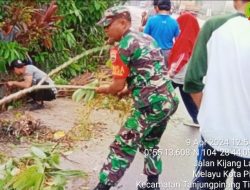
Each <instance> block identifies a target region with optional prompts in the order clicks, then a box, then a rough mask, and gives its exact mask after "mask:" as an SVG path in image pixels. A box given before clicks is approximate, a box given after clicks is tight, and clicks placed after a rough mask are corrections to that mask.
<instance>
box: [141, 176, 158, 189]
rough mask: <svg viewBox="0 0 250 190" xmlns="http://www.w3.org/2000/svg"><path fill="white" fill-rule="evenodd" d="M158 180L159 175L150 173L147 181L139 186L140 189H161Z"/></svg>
mask: <svg viewBox="0 0 250 190" xmlns="http://www.w3.org/2000/svg"><path fill="white" fill-rule="evenodd" d="M158 180H159V176H158V175H150V176H148V181H147V183H146V184H145V183H144V184H140V185H139V186H138V190H160V185H159V182H158Z"/></svg>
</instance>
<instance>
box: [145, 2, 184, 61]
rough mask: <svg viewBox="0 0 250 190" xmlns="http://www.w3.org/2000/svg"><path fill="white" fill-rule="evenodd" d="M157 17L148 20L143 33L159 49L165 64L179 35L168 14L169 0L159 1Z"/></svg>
mask: <svg viewBox="0 0 250 190" xmlns="http://www.w3.org/2000/svg"><path fill="white" fill-rule="evenodd" d="M157 9H158V10H157V13H158V14H157V15H155V16H152V17H150V18H149V19H148V21H147V23H146V26H145V28H144V33H146V34H149V35H150V36H152V37H153V38H154V39H155V40H156V41H157V43H158V45H159V46H160V47H161V50H162V54H163V56H164V59H165V62H167V59H168V55H169V53H170V50H171V49H172V47H173V42H174V39H175V38H176V37H177V36H178V35H179V25H178V23H177V21H176V20H175V19H174V18H172V17H171V16H170V15H169V14H170V9H171V2H170V0H159V1H158V4H157ZM166 65H167V63H166Z"/></svg>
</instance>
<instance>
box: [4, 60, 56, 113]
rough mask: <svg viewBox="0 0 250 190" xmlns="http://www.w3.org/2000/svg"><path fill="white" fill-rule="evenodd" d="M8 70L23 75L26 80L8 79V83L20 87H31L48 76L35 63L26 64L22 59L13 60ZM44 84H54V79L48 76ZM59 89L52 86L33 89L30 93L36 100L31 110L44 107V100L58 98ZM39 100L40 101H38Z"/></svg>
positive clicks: (10, 85)
mask: <svg viewBox="0 0 250 190" xmlns="http://www.w3.org/2000/svg"><path fill="white" fill-rule="evenodd" d="M8 70H10V71H13V72H14V73H15V74H16V75H22V76H23V78H24V80H23V81H8V82H7V85H8V86H9V87H18V88H29V87H31V86H33V85H36V84H38V83H39V82H40V81H41V80H42V79H43V78H45V77H46V76H47V74H46V73H44V72H43V71H41V70H40V69H38V68H37V67H35V66H34V65H26V63H24V62H23V61H21V60H14V61H12V62H11V64H10V66H9V67H8ZM43 84H44V85H52V86H53V85H54V83H53V81H52V80H51V79H50V78H49V77H48V78H47V79H46V80H45V82H44V83H43ZM56 92H57V90H56V88H54V87H52V88H49V89H40V90H36V91H33V92H31V93H30V94H29V96H31V97H32V99H33V100H34V101H33V102H32V107H31V108H30V110H35V109H41V108H43V107H44V105H43V101H51V100H54V99H55V98H56V96H55V94H56ZM38 101H39V102H40V103H38Z"/></svg>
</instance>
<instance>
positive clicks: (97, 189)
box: [94, 183, 111, 190]
mask: <svg viewBox="0 0 250 190" xmlns="http://www.w3.org/2000/svg"><path fill="white" fill-rule="evenodd" d="M110 188H111V186H109V185H105V184H103V183H98V185H97V186H96V187H95V188H94V190H109V189H110Z"/></svg>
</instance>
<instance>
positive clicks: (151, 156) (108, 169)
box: [99, 102, 178, 186]
mask: <svg viewBox="0 0 250 190" xmlns="http://www.w3.org/2000/svg"><path fill="white" fill-rule="evenodd" d="M177 105H178V103H177V102H174V103H173V102H172V103H170V102H159V103H154V104H153V105H151V106H148V107H145V108H143V109H135V108H134V109H133V112H132V114H131V115H130V117H128V118H127V120H126V122H125V124H124V125H123V127H121V129H120V131H119V132H118V134H117V135H116V136H115V140H114V142H113V143H112V144H111V145H110V153H109V155H108V158H107V161H106V163H105V164H104V165H103V168H102V169H101V171H100V174H99V180H100V182H101V183H103V184H106V185H111V186H115V185H116V184H117V183H118V181H119V180H120V179H121V177H122V176H123V174H124V172H125V170H126V169H127V168H128V167H129V166H130V163H131V162H132V161H133V159H134V157H135V154H136V152H137V150H138V149H139V151H140V152H141V153H142V154H143V155H144V174H146V175H158V174H160V173H161V171H162V161H161V154H159V153H158V149H159V147H158V146H157V145H158V144H159V142H160V139H161V136H162V134H163V132H164V130H165V128H166V125H167V122H168V120H169V118H170V116H171V115H172V114H173V113H174V112H175V111H176V109H177Z"/></svg>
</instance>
